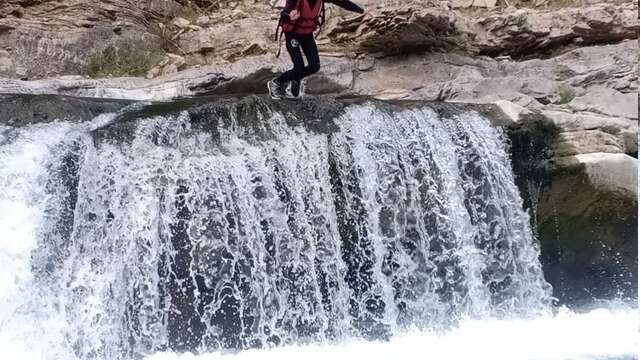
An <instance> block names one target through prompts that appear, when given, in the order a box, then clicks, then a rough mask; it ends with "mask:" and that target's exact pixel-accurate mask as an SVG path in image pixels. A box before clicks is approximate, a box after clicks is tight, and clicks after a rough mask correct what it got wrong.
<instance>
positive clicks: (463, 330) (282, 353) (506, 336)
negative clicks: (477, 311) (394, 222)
mask: <svg viewBox="0 0 640 360" xmlns="http://www.w3.org/2000/svg"><path fill="white" fill-rule="evenodd" d="M637 349H638V314H637V311H636V310H635V309H634V310H631V309H627V310H616V311H612V310H605V309H598V310H594V311H592V312H590V313H586V314H576V313H572V312H570V311H562V312H560V313H559V314H557V315H556V316H553V317H551V316H549V317H540V318H536V319H532V320H468V321H464V322H462V324H461V325H460V326H459V327H458V328H456V329H454V330H452V331H450V332H447V333H445V334H435V333H429V332H418V331H414V332H409V333H407V334H404V335H399V336H396V337H394V338H393V339H392V340H391V341H389V342H365V341H356V342H351V343H347V344H340V345H307V346H288V347H280V348H273V349H269V350H247V351H243V352H240V353H237V354H226V355H224V354H221V353H210V354H203V355H198V356H197V355H193V354H172V353H160V354H156V355H153V356H149V357H147V358H146V360H212V359H220V358H222V359H228V360H253V359H260V360H269V359H277V360H288V359H296V360H297V359H300V358H304V359H305V360H315V359H323V360H324V359H332V360H338V359H367V360H378V359H381V360H382V359H403V360H407V359H491V360H502V359H504V360H515V359H522V360H525V359H535V360H566V359H572V360H586V359H620V358H625V359H628V358H635V356H636V355H637Z"/></svg>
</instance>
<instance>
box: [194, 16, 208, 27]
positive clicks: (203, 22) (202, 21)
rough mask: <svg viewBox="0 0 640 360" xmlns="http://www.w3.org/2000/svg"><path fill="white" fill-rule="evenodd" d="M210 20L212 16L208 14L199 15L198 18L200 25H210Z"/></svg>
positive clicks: (197, 22) (197, 21)
mask: <svg viewBox="0 0 640 360" xmlns="http://www.w3.org/2000/svg"><path fill="white" fill-rule="evenodd" d="M210 21H211V18H210V17H208V16H207V15H202V16H199V17H198V19H197V20H196V24H197V25H198V26H207V25H209V22H210Z"/></svg>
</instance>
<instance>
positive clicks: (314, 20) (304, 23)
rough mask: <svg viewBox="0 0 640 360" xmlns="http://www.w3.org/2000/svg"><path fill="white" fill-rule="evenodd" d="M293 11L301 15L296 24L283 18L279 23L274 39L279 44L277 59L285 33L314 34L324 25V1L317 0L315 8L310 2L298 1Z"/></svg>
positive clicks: (306, 0)
mask: <svg viewBox="0 0 640 360" xmlns="http://www.w3.org/2000/svg"><path fill="white" fill-rule="evenodd" d="M293 10H298V12H299V13H300V17H299V18H298V19H297V20H296V21H295V22H289V21H285V20H283V19H282V17H281V18H280V20H279V21H278V25H277V27H276V33H275V38H274V40H275V41H278V42H279V44H278V53H277V54H276V57H279V56H280V52H281V50H282V42H281V40H282V34H284V33H285V32H293V33H296V34H301V35H307V34H313V33H314V32H315V31H316V30H317V29H319V28H321V27H322V25H324V20H325V4H324V0H316V5H315V6H314V7H313V8H311V4H309V0H298V2H297V4H296V6H295V8H294V9H293ZM316 36H317V34H316Z"/></svg>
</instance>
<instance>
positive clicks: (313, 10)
mask: <svg viewBox="0 0 640 360" xmlns="http://www.w3.org/2000/svg"><path fill="white" fill-rule="evenodd" d="M325 2H326V3H332V4H336V5H338V6H340V7H342V8H344V9H346V10H349V11H354V12H358V13H361V14H362V13H363V12H364V10H363V9H362V8H361V7H359V6H358V5H356V4H354V3H352V2H351V1H349V0H315V1H314V0H287V4H286V5H285V7H284V9H283V10H282V13H281V16H280V22H281V24H282V30H283V31H284V32H286V33H290V32H293V33H295V34H297V35H310V34H313V32H314V31H316V30H317V29H318V27H319V26H320V25H321V23H322V21H323V20H324V19H322V16H323V15H324V14H322V12H323V8H324V3H325ZM293 10H298V12H299V13H300V17H299V18H298V19H296V20H291V19H290V18H289V14H290V13H291V11H293Z"/></svg>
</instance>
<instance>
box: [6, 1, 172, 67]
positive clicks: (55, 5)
mask: <svg viewBox="0 0 640 360" xmlns="http://www.w3.org/2000/svg"><path fill="white" fill-rule="evenodd" d="M176 7H177V4H176V3H174V2H173V1H172V0H168V1H160V0H152V1H143V2H140V1H132V0H109V1H99V2H87V1H82V0H70V1H57V0H40V1H26V0H9V4H8V6H5V5H2V9H0V50H1V51H0V76H6V77H18V78H28V79H31V78H41V77H48V76H55V75H61V74H79V73H82V72H83V70H84V67H85V66H86V64H87V62H88V61H89V60H90V58H91V57H92V56H93V55H94V54H99V53H100V52H101V51H103V50H104V49H106V48H108V47H110V46H111V47H115V48H119V47H127V48H136V49H146V48H149V49H157V48H160V46H161V41H162V39H161V38H160V37H159V36H158V35H157V34H154V33H153V32H151V31H150V30H149V28H150V24H151V23H150V22H151V21H152V20H153V19H160V18H162V17H164V16H166V15H168V14H170V13H171V12H172V11H174V10H175V8H176Z"/></svg>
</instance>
